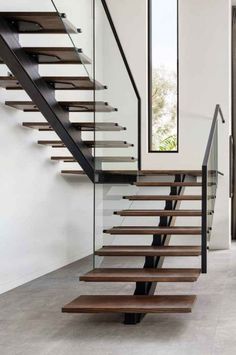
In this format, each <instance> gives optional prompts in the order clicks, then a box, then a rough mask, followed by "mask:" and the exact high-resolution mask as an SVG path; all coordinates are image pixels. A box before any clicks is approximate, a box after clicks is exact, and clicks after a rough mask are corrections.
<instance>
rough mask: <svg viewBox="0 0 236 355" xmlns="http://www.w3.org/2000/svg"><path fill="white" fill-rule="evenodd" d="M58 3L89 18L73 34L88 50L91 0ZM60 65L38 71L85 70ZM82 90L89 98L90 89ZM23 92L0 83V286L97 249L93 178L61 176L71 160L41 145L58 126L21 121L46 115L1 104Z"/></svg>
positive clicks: (46, 41) (44, 40) (28, 41)
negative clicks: (57, 159)
mask: <svg viewBox="0 0 236 355" xmlns="http://www.w3.org/2000/svg"><path fill="white" fill-rule="evenodd" d="M81 1H82V0H81ZM57 4H59V5H60V11H62V9H63V12H66V13H67V14H68V18H70V19H71V20H72V22H74V23H75V24H76V25H77V26H78V27H83V25H84V27H83V30H84V31H85V32H84V34H79V35H77V39H76V40H77V41H78V42H80V46H83V48H84V49H85V53H86V54H88V55H91V53H90V50H91V48H90V46H91V42H86V40H85V38H88V37H86V36H88V32H89V28H90V27H89V21H87V22H86V18H87V19H88V17H89V16H90V15H89V14H90V8H89V6H90V2H89V1H87V0H83V13H82V11H81V9H80V11H79V8H78V11H74V12H73V11H72V9H75V6H78V3H77V2H76V1H74V0H70V4H68V2H65V1H57ZM69 5H71V6H69ZM72 5H73V6H72ZM0 7H1V11H8V10H9V11H17V10H18V11H30V10H32V11H35V10H36V11H37V10H40V11H53V7H52V5H51V2H50V1H49V0H43V1H41V2H40V4H39V3H38V2H37V4H36V2H32V1H31V2H30V1H28V0H27V1H25V0H21V1H19V2H18V3H16V2H6V1H2V0H0ZM78 14H79V15H80V20H81V21H80V20H79V17H78ZM77 21H78V22H79V23H78V22H77ZM86 26H87V28H86ZM86 33H87V34H86ZM20 40H21V43H22V44H23V45H29V46H30V45H34V44H35V41H37V44H38V45H42V46H43V45H50V44H51V45H55V46H56V45H57V44H63V43H64V44H65V45H66V46H69V45H70V42H69V41H68V39H66V37H65V36H61V35H55V36H53V35H36V37H35V36H31V35H24V36H20ZM56 67H57V68H56ZM59 67H60V68H58V66H44V68H41V69H40V71H41V73H42V74H47V75H50V74H51V75H52V74H60V75H63V74H68V75H85V70H84V69H83V68H82V67H81V66H80V68H78V66H68V67H66V66H59ZM53 70H54V71H53ZM0 72H1V75H6V73H7V68H6V67H5V66H3V65H1V68H0ZM79 95H80V96H79V97H80V98H84V99H87V98H88V93H83V92H80V93H79ZM57 97H58V98H62V99H66V98H68V99H70V98H78V92H77V93H76V92H74V93H73V94H72V96H69V94H68V93H65V92H61V93H58V94H57ZM24 99H26V100H27V99H28V97H27V95H26V94H24V92H19V91H14V92H13V91H11V92H9V91H8V92H7V91H6V90H4V89H0V116H1V119H0V151H1V153H0V165H1V174H0V194H1V202H0V206H1V207H0V215H1V217H0V230H1V238H0V293H2V292H5V291H7V290H9V289H12V288H14V287H16V286H19V285H21V284H23V283H25V282H28V281H30V280H32V279H35V278H36V277H39V276H41V275H44V274H46V273H48V272H51V271H53V270H55V269H57V268H60V267H62V266H64V265H67V264H69V263H71V262H73V261H76V260H78V259H80V258H83V257H85V256H87V255H89V254H91V253H92V247H93V245H92V242H93V184H92V183H90V182H89V180H88V179H87V178H86V177H85V178H84V177H82V178H78V177H65V176H62V175H61V174H60V170H61V169H62V168H67V167H68V166H69V165H66V164H64V165H63V164H62V163H61V164H58V163H53V162H51V161H50V157H51V156H52V155H57V154H60V153H62V152H60V151H59V150H54V151H53V150H52V149H51V148H45V147H42V146H39V145H38V144H37V140H38V139H50V137H54V133H39V132H37V131H33V130H30V129H27V128H23V127H22V125H21V124H22V122H23V121H41V120H44V119H43V117H42V116H41V114H39V113H23V112H20V111H17V110H15V109H11V108H9V107H6V106H5V105H4V101H5V100H24ZM73 118H74V119H80V116H79V115H77V116H76V117H75V115H74V116H73ZM81 119H86V117H85V116H84V115H83V117H81ZM64 153H65V152H63V153H62V154H64ZM74 167H75V168H78V165H77V166H76V165H75V166H74Z"/></svg>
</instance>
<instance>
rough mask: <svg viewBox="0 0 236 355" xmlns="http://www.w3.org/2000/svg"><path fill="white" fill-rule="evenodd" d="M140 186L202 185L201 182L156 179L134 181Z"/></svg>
mask: <svg viewBox="0 0 236 355" xmlns="http://www.w3.org/2000/svg"><path fill="white" fill-rule="evenodd" d="M134 185H135V186H139V187H169V186H170V187H181V186H183V187H185V186H186V187H198V186H199V187H201V186H202V183H201V182H191V181H189V182H156V181H139V182H135V183H134Z"/></svg>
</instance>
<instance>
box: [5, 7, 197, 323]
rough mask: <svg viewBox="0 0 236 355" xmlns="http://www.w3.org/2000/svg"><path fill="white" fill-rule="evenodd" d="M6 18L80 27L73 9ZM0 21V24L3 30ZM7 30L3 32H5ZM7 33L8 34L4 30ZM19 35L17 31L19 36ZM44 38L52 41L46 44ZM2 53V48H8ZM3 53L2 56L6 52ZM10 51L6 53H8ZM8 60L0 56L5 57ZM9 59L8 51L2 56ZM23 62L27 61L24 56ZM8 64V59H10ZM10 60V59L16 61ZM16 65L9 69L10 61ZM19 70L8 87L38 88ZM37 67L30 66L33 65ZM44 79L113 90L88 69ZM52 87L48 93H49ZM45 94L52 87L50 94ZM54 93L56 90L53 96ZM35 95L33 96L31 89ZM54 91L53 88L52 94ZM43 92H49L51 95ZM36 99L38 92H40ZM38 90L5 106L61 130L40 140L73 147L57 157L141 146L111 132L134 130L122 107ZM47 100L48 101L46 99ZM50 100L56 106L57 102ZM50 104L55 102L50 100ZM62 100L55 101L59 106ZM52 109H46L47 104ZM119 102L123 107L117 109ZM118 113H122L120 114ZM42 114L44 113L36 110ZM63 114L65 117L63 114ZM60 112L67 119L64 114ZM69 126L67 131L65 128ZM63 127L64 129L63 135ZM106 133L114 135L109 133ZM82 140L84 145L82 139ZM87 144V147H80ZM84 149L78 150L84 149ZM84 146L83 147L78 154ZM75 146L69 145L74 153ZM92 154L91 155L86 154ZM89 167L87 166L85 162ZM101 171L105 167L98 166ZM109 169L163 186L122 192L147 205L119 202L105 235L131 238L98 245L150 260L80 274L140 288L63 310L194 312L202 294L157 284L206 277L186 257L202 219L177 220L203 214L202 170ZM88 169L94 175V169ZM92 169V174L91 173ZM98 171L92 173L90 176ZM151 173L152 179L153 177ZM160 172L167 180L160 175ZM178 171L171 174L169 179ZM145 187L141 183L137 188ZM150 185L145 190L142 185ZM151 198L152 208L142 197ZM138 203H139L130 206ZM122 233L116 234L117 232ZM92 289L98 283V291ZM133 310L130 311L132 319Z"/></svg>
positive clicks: (43, 128)
mask: <svg viewBox="0 0 236 355" xmlns="http://www.w3.org/2000/svg"><path fill="white" fill-rule="evenodd" d="M1 17H2V18H3V19H5V20H6V21H7V23H8V25H9V26H10V28H12V26H13V28H14V30H15V31H17V32H18V33H21V34H24V33H31V34H33V33H42V34H46V33H47V34H54V33H60V34H63V33H64V34H66V33H67V32H69V33H78V35H79V33H80V30H78V29H77V28H76V27H75V26H73V25H72V24H71V23H70V22H69V21H68V20H67V19H66V15H64V14H61V15H60V16H59V15H58V14H57V13H56V12H49V13H44V12H35V13H32V12H29V13H27V12H25V13H9V12H8V13H1ZM1 28H2V27H1V24H0V29H1ZM0 32H1V31H0ZM0 35H1V33H0ZM14 40H15V41H16V38H14ZM46 42H47V41H46V39H45V43H46ZM18 49H19V51H20V52H21V58H23V59H25V58H27V60H28V61H29V62H31V64H32V65H35V67H37V66H39V65H41V64H51V65H58V64H75V65H76V64H77V65H80V66H83V65H84V64H88V65H90V64H91V63H92V60H91V59H90V58H88V57H87V56H86V54H84V53H83V51H82V49H76V48H69V47H51V48H49V47H23V48H20V47H19V48H18ZM2 56H3V54H2ZM0 57H1V55H0ZM3 57H4V56H3ZM0 60H1V58H0ZM1 62H3V58H2V60H1ZM23 62H24V61H23ZM6 64H7V63H6ZM10 65H11V62H9V66H10ZM9 69H10V68H9ZM11 71H12V74H10V75H8V76H5V77H4V76H1V77H0V86H1V87H2V88H5V89H6V90H17V92H18V93H19V92H20V90H23V89H24V90H25V91H26V92H27V93H28V94H29V96H30V94H31V89H32V87H33V86H30V85H29V84H32V83H29V81H27V80H28V79H27V80H25V82H27V85H24V80H22V76H20V80H19V77H18V72H17V70H16V71H15V72H13V70H11ZM29 73H30V71H29ZM36 79H37V80H36V81H34V79H33V78H31V81H32V82H34V84H36V83H37V81H39V82H40V83H42V86H41V87H40V86H39V87H38V90H39V93H41V92H40V88H44V89H45V92H46V93H47V89H48V90H49V91H48V92H49V93H53V94H54V91H55V90H67V91H68V90H73V91H75V90H80V91H82V90H85V91H88V90H94V89H95V90H109V86H108V87H107V86H106V85H104V84H102V83H99V82H97V81H94V80H92V79H91V78H89V77H88V76H82V77H81V76H78V77H74V76H73V77H69V76H48V77H47V76H43V77H41V76H40V75H39V74H38V78H36ZM44 94H45V93H44ZM45 95H46V94H45ZM52 96H53V95H52ZM30 97H31V96H30ZM45 97H46V98H47V95H46V96H45ZM45 97H44V96H42V99H43V98H45ZM36 99H37V97H36ZM36 99H35V100H33V99H32V97H31V101H9V100H8V101H6V105H7V106H10V107H11V108H12V109H17V110H21V111H24V112H25V114H26V117H27V115H28V117H29V121H24V122H23V126H24V127H25V128H27V129H28V128H30V129H36V130H38V131H40V132H55V133H56V134H57V136H58V138H56V139H51V138H49V139H40V140H39V141H38V143H39V144H41V145H44V146H51V147H53V148H63V149H66V148H67V149H68V151H69V154H70V155H68V154H64V153H63V154H61V153H60V155H59V156H54V155H53V156H52V157H51V160H52V161H62V162H66V163H70V162H71V163H73V162H79V160H80V159H79V158H81V160H82V158H83V154H82V153H81V152H86V154H87V155H91V157H90V158H91V159H90V160H91V162H93V160H94V156H93V154H94V152H93V148H94V147H96V148H107V150H109V149H111V148H112V149H115V150H116V149H119V148H127V150H125V149H124V150H125V151H128V152H130V149H132V147H133V146H134V144H133V142H127V141H126V140H124V137H123V136H122V138H121V139H120V140H114V139H109V132H117V134H118V135H119V134H123V133H124V134H127V133H128V132H127V130H126V127H124V126H123V124H122V125H121V124H119V117H118V118H117V119H114V115H117V116H118V114H117V108H114V107H113V106H111V105H110V104H108V103H107V102H105V101H98V102H93V101H92V100H91V101H82V100H78V101H74V100H73V101H56V99H55V97H54V96H53V100H55V101H52V104H51V100H52V98H51V97H50V100H48V101H49V102H47V103H46V104H45V105H46V106H45V105H43V104H41V102H39V104H37V103H36V102H34V101H37V100H36ZM46 101H47V100H46ZM50 104H51V106H50ZM47 105H49V106H47ZM55 106H56V108H55ZM45 107H46V109H47V110H48V109H49V108H50V109H51V110H54V108H55V112H54V116H58V117H57V118H58V120H57V121H56V122H55V119H54V118H55V117H54V118H52V117H51V116H50V115H48V116H47V115H44V116H45V119H46V121H44V120H42V121H38V120H37V121H32V115H33V114H34V113H35V112H36V113H37V112H38V111H40V112H42V113H43V112H46V113H47V110H46V109H45ZM44 109H45V111H44ZM118 109H119V108H118ZM73 112H77V113H83V116H85V117H83V118H82V119H83V120H82V121H81V122H74V120H73V121H72V120H71V119H70V120H69V114H70V113H73ZM93 112H100V113H102V112H104V113H106V115H107V114H113V116H112V117H113V119H112V120H111V122H109V121H106V122H103V121H101V122H96V123H95V122H91V121H89V120H87V119H86V113H93ZM117 116H116V117H117ZM37 117H38V116H37ZM61 118H63V119H61ZM60 119H61V120H60ZM64 131H66V134H65V136H64V135H63V134H64V133H63V132H64ZM94 131H99V132H104V134H105V133H106V132H107V133H108V139H105V138H104V139H102V140H96V141H94V140H93V139H92V140H89V139H87V138H86V139H83V137H82V136H81V135H82V134H83V133H86V132H94ZM62 133H63V134H62ZM105 137H106V138H107V136H105ZM68 142H70V143H71V145H72V146H73V149H72V148H71V147H68ZM78 142H79V144H78ZM79 149H81V151H79ZM78 151H79V154H78ZM76 152H77V153H76ZM67 153H68V152H67ZM86 154H84V155H85V156H86ZM96 159H97V162H99V163H100V164H103V163H111V162H113V163H115V164H116V163H136V162H137V157H136V156H133V155H131V154H130V153H127V155H124V156H120V151H119V155H113V156H110V155H109V154H108V155H106V156H98V157H96ZM86 167H87V165H86ZM98 172H99V170H98ZM102 172H103V173H104V174H107V175H109V176H112V177H113V178H116V177H119V176H122V177H125V176H127V178H128V179H129V178H130V181H129V184H130V186H132V187H133V188H136V189H144V190H145V191H149V190H150V188H152V189H157V193H153V191H152V192H151V193H148V192H147V193H148V194H142V195H141V194H138V193H137V195H126V194H123V195H122V194H121V196H120V199H121V200H122V201H123V202H128V201H136V203H140V209H137V208H135V209H133V208H130V209H127V208H126V209H120V208H119V210H118V209H117V208H116V209H115V210H114V211H113V212H114V215H116V216H117V218H119V217H121V218H120V221H119V225H118V226H114V227H113V226H108V227H106V228H105V229H104V241H105V240H106V238H107V239H108V238H109V237H110V235H112V236H116V235H117V236H122V238H123V239H124V245H115V243H114V245H105V243H104V245H103V246H102V247H101V248H99V249H98V250H96V251H95V255H96V256H97V257H103V258H106V257H108V259H109V260H110V259H111V258H110V257H114V256H116V257H121V258H124V257H132V260H133V261H134V262H135V257H143V259H144V266H143V268H140V267H139V268H125V267H124V268H116V267H114V268H112V267H109V268H108V267H102V266H100V267H99V268H95V269H94V270H91V271H90V272H89V273H86V274H85V275H82V276H81V278H80V279H81V281H84V282H109V283H110V282H129V283H132V284H134V285H136V289H135V293H134V295H119V296H117V295H109V296H108V295H100V296H98V295H96V296H95V295H92V296H90V295H87V296H80V297H79V298H77V299H76V300H74V301H73V302H71V303H69V304H68V305H66V306H64V307H63V309H62V311H63V312H68V313H108V312H112V313H124V314H126V316H125V322H126V323H129V324H130V323H137V322H139V321H140V320H141V318H142V316H143V314H146V313H189V312H191V311H192V307H193V305H194V302H195V299H196V296H195V295H192V294H191V295H186V294H183V295H154V291H155V287H156V283H161V282H165V283H166V282H170V283H173V282H196V281H197V280H198V278H199V276H200V273H201V270H200V269H199V268H191V267H188V265H187V263H188V260H189V257H197V258H199V256H200V255H201V247H200V246H199V245H200V243H199V240H200V238H201V223H200V222H199V226H197V227H196V226H192V225H191V224H190V225H187V226H183V227H182V226H181V227H179V226H176V225H175V221H176V219H177V218H179V217H196V218H199V221H201V216H202V212H201V204H200V203H201V200H202V195H201V187H202V184H201V181H200V179H201V171H200V170H175V171H174V170H165V171H164V170H149V171H145V170H143V171H140V170H137V169H136V170H127V169H126V170H119V169H118V168H117V167H116V169H115V170H105V169H103V170H102ZM62 173H63V174H65V175H69V174H71V175H75V176H78V177H79V176H84V175H86V174H85V172H84V171H83V170H79V169H68V170H62ZM87 175H88V176H89V174H87ZM90 175H92V176H93V173H92V174H90ZM90 177H91V176H90ZM149 177H150V179H149V180H148V178H149ZM155 177H158V179H157V180H155V181H153V178H155ZM160 177H161V178H162V180H160ZM169 177H171V178H172V180H171V181H168V178H169ZM162 188H165V189H166V188H168V189H169V191H170V194H169V195H166V193H165V194H161V193H160V189H162ZM185 188H188V189H191V188H194V189H195V188H197V189H199V190H198V191H199V192H198V194H185V192H184V191H185ZM137 191H139V190H137ZM142 191H143V190H142ZM158 201H162V203H163V208H162V209H161V208H160V207H157V208H155V207H153V205H152V207H150V208H146V204H147V203H152V204H156V203H157V202H158ZM194 201H195V202H196V203H199V206H198V207H197V208H196V209H192V208H189V209H186V208H184V209H181V208H180V205H181V203H183V202H194ZM144 202H145V207H143V203H144ZM130 206H131V207H132V202H131V205H130ZM134 217H136V218H143V219H142V220H143V221H144V222H142V224H141V223H140V226H136V225H132V222H131V223H130V224H129V225H127V226H126V225H125V226H123V225H122V221H123V220H124V218H131V221H132V219H133V218H134ZM149 217H157V219H156V222H155V225H154V226H149V225H146V224H145V223H146V221H147V220H146V218H149ZM129 235H132V238H133V240H134V242H133V245H125V244H126V243H125V240H126V238H127V237H128V236H129ZM139 235H144V236H147V237H148V236H149V237H150V235H152V236H153V243H152V245H136V244H135V240H136V236H139ZM172 235H175V236H177V237H178V238H179V237H180V235H184V236H191V235H194V237H195V238H196V245H195V244H194V245H180V246H179V245H170V239H171V236H172ZM114 240H115V239H114ZM165 257H178V258H185V257H187V259H186V260H184V259H183V268H182V269H180V268H179V267H178V268H166V267H163V260H164V258H165ZM92 290H93V288H91V292H92ZM130 317H131V318H130Z"/></svg>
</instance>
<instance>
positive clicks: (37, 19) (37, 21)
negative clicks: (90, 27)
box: [0, 12, 80, 33]
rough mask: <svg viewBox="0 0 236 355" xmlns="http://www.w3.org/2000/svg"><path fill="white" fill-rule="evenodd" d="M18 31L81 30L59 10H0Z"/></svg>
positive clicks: (52, 31) (72, 31) (59, 31)
mask: <svg viewBox="0 0 236 355" xmlns="http://www.w3.org/2000/svg"><path fill="white" fill-rule="evenodd" d="M0 16H1V17H4V18H5V19H6V20H7V21H8V22H9V23H10V24H11V26H14V27H15V28H16V30H17V32H18V33H77V32H80V30H78V29H77V28H76V27H75V26H73V25H72V24H71V23H70V22H69V21H68V20H67V18H66V15H65V14H60V16H59V15H58V13H57V12H0Z"/></svg>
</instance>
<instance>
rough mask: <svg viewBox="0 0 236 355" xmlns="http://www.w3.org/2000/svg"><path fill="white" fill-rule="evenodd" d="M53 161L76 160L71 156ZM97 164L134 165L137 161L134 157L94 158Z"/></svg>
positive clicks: (55, 157) (66, 161) (53, 158)
mask: <svg viewBox="0 0 236 355" xmlns="http://www.w3.org/2000/svg"><path fill="white" fill-rule="evenodd" d="M51 160H54V161H63V162H64V163H75V162H76V160H75V159H74V158H73V157H72V156H54V157H51ZM95 161H96V162H97V163H134V162H136V161H137V159H136V158H134V157H96V158H95Z"/></svg>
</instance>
